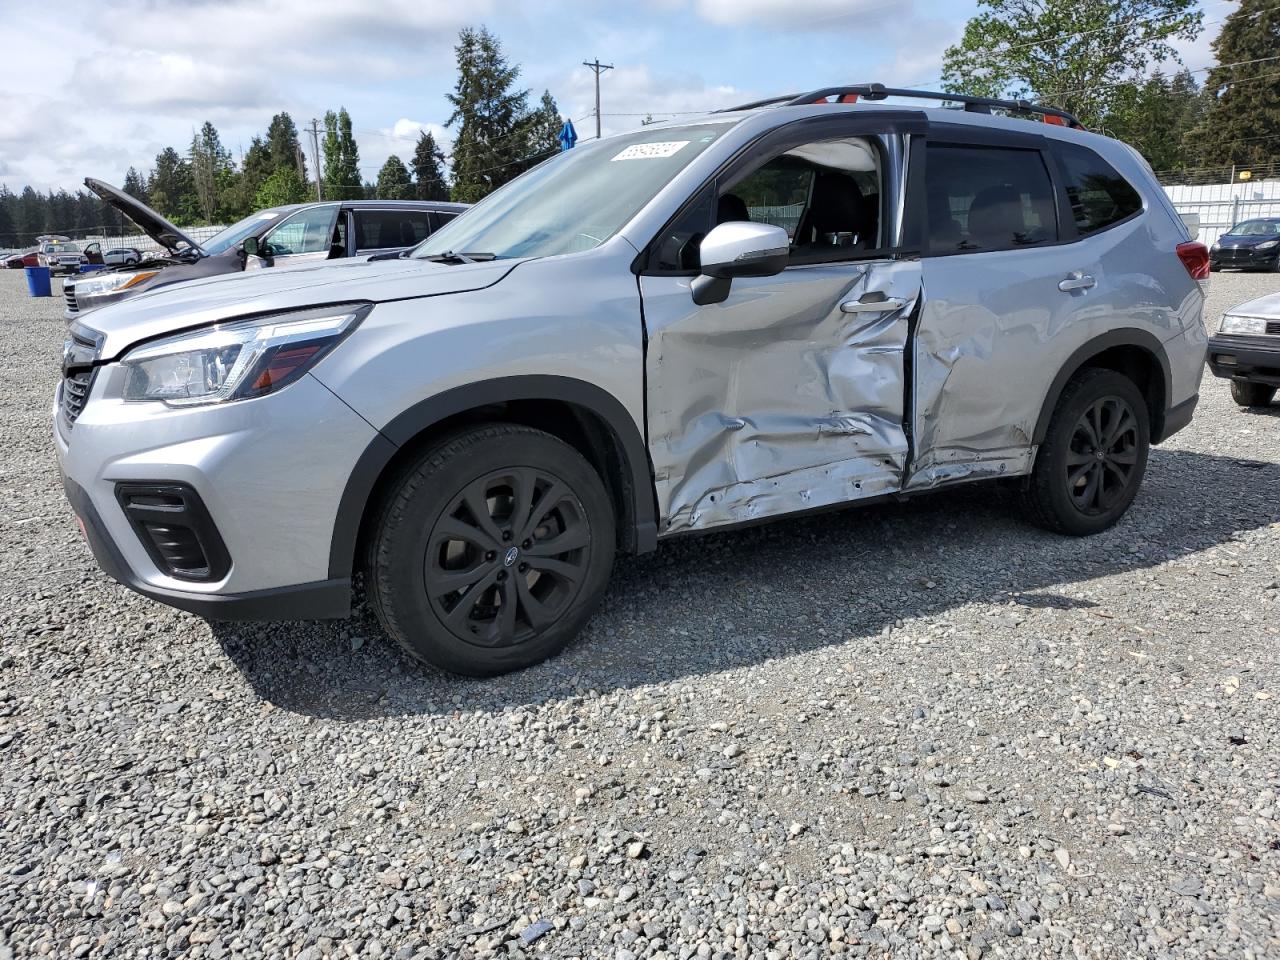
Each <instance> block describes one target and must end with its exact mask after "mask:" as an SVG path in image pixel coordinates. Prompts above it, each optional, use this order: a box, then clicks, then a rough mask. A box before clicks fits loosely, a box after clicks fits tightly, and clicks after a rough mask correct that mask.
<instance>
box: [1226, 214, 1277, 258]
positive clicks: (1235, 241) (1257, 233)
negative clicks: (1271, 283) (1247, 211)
mask: <svg viewBox="0 0 1280 960" xmlns="http://www.w3.org/2000/svg"><path fill="white" fill-rule="evenodd" d="M1209 265H1210V268H1211V269H1213V270H1221V269H1222V268H1223V267H1241V268H1243V269H1247V270H1274V271H1280V217H1258V218H1257V219H1255V220H1246V221H1244V223H1237V224H1236V225H1235V226H1234V227H1232V228H1231V229H1230V230H1228V231H1227V232H1226V233H1224V234H1223V235H1222V236H1220V237H1219V238H1218V242H1217V243H1215V244H1214V245H1213V246H1212V247H1210V248H1209Z"/></svg>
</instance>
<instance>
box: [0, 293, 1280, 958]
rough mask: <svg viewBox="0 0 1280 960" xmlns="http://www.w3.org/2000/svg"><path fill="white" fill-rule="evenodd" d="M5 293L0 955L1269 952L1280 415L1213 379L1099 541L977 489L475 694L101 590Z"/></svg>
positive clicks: (590, 634) (25, 335)
mask: <svg viewBox="0 0 1280 960" xmlns="http://www.w3.org/2000/svg"><path fill="white" fill-rule="evenodd" d="M21 284H22V275H21V274H20V273H16V272H7V273H5V272H0V318H2V319H0V403H2V404H3V418H2V421H0V431H3V445H2V446H0V450H2V451H3V453H2V454H0V474H2V476H3V480H4V492H5V497H6V500H7V503H8V506H7V507H6V509H5V510H4V511H3V513H2V514H0V540H2V543H3V552H2V553H0V579H3V583H4V589H3V594H2V597H3V599H2V600H0V644H2V647H0V958H7V957H9V956H22V957H25V956H29V955H30V956H40V955H48V956H56V957H81V956H103V957H105V956H114V957H125V956H128V957H176V956H188V957H255V958H256V957H265V956H291V957H305V958H317V957H326V956H333V957H357V956H358V957H405V958H407V957H441V958H444V957H448V958H454V957H464V958H465V957H485V956H494V955H504V956H532V955H546V956H555V957H607V958H614V960H624V958H639V957H647V956H667V957H679V958H682V960H683V958H689V957H698V958H708V957H752V958H761V957H762V958H781V957H825V956H827V955H829V954H833V953H845V954H850V955H853V956H862V955H871V956H892V957H895V958H902V957H934V956H943V955H945V956H959V957H969V958H976V957H983V956H987V957H1120V956H1155V957H1184V956H1185V957H1201V956H1220V957H1232V958H1239V957H1245V958H1249V957H1253V958H1260V957H1263V956H1280V799H1278V797H1277V791H1280V763H1278V762H1277V761H1278V758H1280V668H1278V667H1277V664H1276V657H1275V652H1276V648H1277V642H1278V640H1277V638H1278V635H1280V615H1278V614H1280V603H1278V602H1277V580H1278V579H1280V406H1276V407H1273V408H1272V409H1271V410H1269V411H1267V412H1259V413H1246V412H1244V411H1242V410H1240V409H1239V408H1237V407H1236V406H1235V405H1233V404H1232V403H1231V401H1230V397H1229V394H1228V391H1227V387H1226V384H1225V383H1224V382H1222V381H1219V380H1214V379H1212V378H1208V379H1206V381H1205V384H1204V390H1203V400H1202V405H1201V410H1200V412H1199V414H1198V415H1197V418H1196V421H1195V423H1194V424H1193V425H1192V426H1191V427H1190V428H1189V429H1188V430H1186V431H1185V432H1183V433H1182V434H1179V435H1178V436H1177V437H1175V438H1174V439H1173V440H1172V441H1171V442H1170V443H1169V444H1168V445H1166V446H1165V447H1163V448H1160V449H1158V450H1156V451H1155V452H1154V453H1153V456H1152V459H1151V466H1150V469H1149V473H1148V478H1147V483H1146V486H1145V489H1144V492H1143V494H1142V495H1141V496H1140V498H1139V500H1138V502H1137V504H1136V506H1135V508H1134V510H1133V511H1132V512H1131V513H1130V515H1129V516H1128V518H1126V519H1125V520H1124V521H1123V522H1122V523H1121V524H1120V525H1119V526H1118V527H1117V528H1116V529H1114V530H1112V531H1110V532H1108V533H1106V534H1104V535H1102V536H1099V537H1096V538H1094V539H1092V540H1088V541H1081V540H1068V539H1061V538H1057V537H1054V536H1051V535H1048V534H1046V533H1043V532H1040V531H1038V530H1035V529H1032V528H1029V527H1027V526H1024V525H1023V524H1022V523H1020V522H1019V520H1018V519H1017V518H1016V517H1015V516H1014V515H1013V513H1012V510H1011V504H1010V503H1009V501H1008V498H1007V496H1006V495H1005V494H1004V493H1003V492H1001V491H998V490H992V489H985V488H974V489H970V490H961V491H955V492H951V493H946V494H940V495H938V496H935V497H932V498H928V499H922V500H919V501H916V502H914V503H912V504H909V505H905V506H901V507H892V508H880V507H877V508H868V509H864V510H853V511H847V512H845V513H842V514H836V515H828V516H825V517H821V518H818V519H811V520H803V521H793V522H783V523H780V524H777V525H774V526H772V527H767V528H760V529H756V530H751V531H746V532H739V533H731V534H722V535H717V536H709V537H705V538H702V539H696V540H689V541H686V542H683V543H672V544H670V545H667V546H665V547H664V548H663V549H661V550H660V551H659V552H658V553H657V554H655V555H652V556H649V557H644V558H640V559H635V560H627V561H623V562H621V563H620V564H619V566H618V571H617V574H616V577H615V581H614V584H613V587H612V589H611V591H610V594H609V596H608V599H607V602H606V605H605V609H604V611H603V612H602V613H601V614H600V615H599V616H597V617H596V619H595V621H594V622H593V623H592V624H591V626H590V627H589V629H588V631H587V633H586V635H585V636H584V638H583V639H582V640H581V641H580V642H579V643H578V644H577V645H576V646H575V647H574V648H573V649H572V650H571V651H569V652H568V653H567V654H565V655H564V656H561V657H559V658H558V659H556V660H554V661H553V662H551V663H548V664H545V665H542V666H539V667H537V668H534V669H532V670H528V671H526V672H524V673H521V674H519V675H516V676H511V677H505V678H501V679H497V680H492V681H486V682H478V681H464V680H457V679H453V678H449V677H444V676H441V675H437V674H432V673H429V672H427V671H425V670H423V669H421V668H419V667H417V666H415V665H413V664H411V663H409V662H408V661H406V660H404V659H402V658H401V657H399V656H398V655H397V654H396V653H395V652H394V651H393V648H392V646H391V644H390V643H389V642H387V641H386V640H384V639H383V637H382V636H381V634H380V633H379V631H378V628H377V626H376V625H375V622H374V620H373V618H372V617H371V616H370V615H369V614H368V613H367V612H366V611H364V610H361V611H360V613H359V615H358V616H357V617H356V618H355V619H353V620H351V621H349V622H345V623H320V624H273V625H212V626H211V625H210V624H208V623H205V622H203V621H201V620H199V619H196V618H194V617H192V616H189V615H186V614H183V613H179V612H176V611H173V610H170V609H168V608H165V607H162V606H159V605H157V604H154V603H152V602H150V601H147V600H144V599H142V598H140V597H137V596H134V595H132V594H130V593H129V592H127V591H126V590H124V589H123V588H121V587H118V586H116V585H114V584H113V583H111V582H110V581H108V580H107V578H106V577H105V576H103V575H102V574H101V573H99V572H98V570H97V568H96V567H95V565H94V563H93V561H92V559H91V558H90V556H89V554H88V552H87V550H86V549H85V547H84V546H83V545H82V544H81V541H80V539H79V535H78V533H77V532H76V528H75V525H74V523H73V522H72V520H71V518H70V516H69V514H68V511H67V509H66V508H65V506H64V504H63V501H62V497H61V493H60V489H59V485H58V481H57V474H56V470H55V466H54V460H53V456H52V452H51V448H50V440H49V427H48V424H47V416H48V411H49V407H50V396H51V391H52V388H53V384H54V382H55V379H56V376H57V372H56V363H57V354H58V347H59V344H60V342H61V340H62V336H63V332H62V331H63V326H62V322H61V320H60V319H59V304H58V303H57V301H56V300H51V301H50V300H46V301H32V300H28V299H26V297H25V294H24V292H23V291H22V287H21ZM1277 286H1280V277H1277V276H1242V275H1233V274H1219V275H1215V277H1214V279H1213V287H1212V296H1211V308H1212V314H1213V318H1214V322H1215V323H1216V317H1217V314H1218V313H1220V312H1221V310H1222V309H1223V308H1224V307H1225V306H1228V305H1230V304H1232V303H1235V302H1238V301H1240V300H1243V299H1246V298H1247V297H1251V296H1256V295H1258V294H1260V293H1263V292H1265V291H1268V290H1274V289H1276V288H1277ZM537 921H547V922H548V923H544V924H537V923H536V922H537ZM548 924H549V929H548ZM522 934H523V936H522Z"/></svg>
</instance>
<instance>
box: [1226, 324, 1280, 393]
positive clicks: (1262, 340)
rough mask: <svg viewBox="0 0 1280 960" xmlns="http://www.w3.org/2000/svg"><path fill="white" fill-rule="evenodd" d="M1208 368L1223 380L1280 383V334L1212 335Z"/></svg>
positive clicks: (1276, 384) (1277, 384) (1275, 384)
mask: <svg viewBox="0 0 1280 960" xmlns="http://www.w3.org/2000/svg"><path fill="white" fill-rule="evenodd" d="M1209 369H1210V370H1212V371H1213V375H1214V376H1215V377H1222V378H1223V379H1224V380H1248V381H1250V382H1252V383H1267V384H1271V385H1272V386H1280V337H1242V336H1233V335H1231V334H1225V335H1224V334H1219V335H1217V336H1215V337H1210V338H1209Z"/></svg>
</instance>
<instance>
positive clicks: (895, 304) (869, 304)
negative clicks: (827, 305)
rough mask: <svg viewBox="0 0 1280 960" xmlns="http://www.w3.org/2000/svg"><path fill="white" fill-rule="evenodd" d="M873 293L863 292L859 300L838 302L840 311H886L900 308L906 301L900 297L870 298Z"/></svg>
mask: <svg viewBox="0 0 1280 960" xmlns="http://www.w3.org/2000/svg"><path fill="white" fill-rule="evenodd" d="M874 296H875V294H871V293H868V294H864V295H863V296H862V298H861V299H859V300H846V301H845V302H844V303H842V304H840V312H841V313H887V312H888V311H890V310H901V309H902V308H903V307H905V306H906V305H907V301H905V300H903V299H902V298H901V297H880V298H879V299H870V298H872V297H874Z"/></svg>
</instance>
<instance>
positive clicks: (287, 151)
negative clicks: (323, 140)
mask: <svg viewBox="0 0 1280 960" xmlns="http://www.w3.org/2000/svg"><path fill="white" fill-rule="evenodd" d="M267 150H268V151H269V152H270V154H271V169H272V171H273V172H274V171H276V170H282V169H286V168H287V169H290V170H294V171H296V172H297V174H298V179H299V180H301V181H302V182H303V183H305V182H306V179H307V163H306V160H304V159H303V156H302V146H301V145H300V144H299V143H298V128H297V127H296V126H294V123H293V118H292V117H290V116H289V114H287V113H277V114H276V115H275V116H274V117H272V118H271V123H270V124H269V125H268V126H267Z"/></svg>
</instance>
